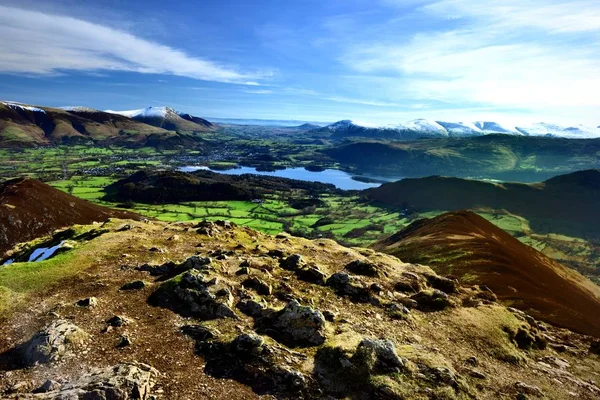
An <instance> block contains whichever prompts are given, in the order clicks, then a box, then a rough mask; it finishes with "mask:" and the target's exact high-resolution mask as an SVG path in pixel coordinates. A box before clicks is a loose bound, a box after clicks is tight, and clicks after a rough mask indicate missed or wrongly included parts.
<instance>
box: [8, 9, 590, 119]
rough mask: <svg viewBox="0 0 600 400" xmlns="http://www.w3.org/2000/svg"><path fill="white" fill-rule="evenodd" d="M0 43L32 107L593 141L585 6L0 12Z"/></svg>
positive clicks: (15, 93) (17, 90)
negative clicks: (158, 110)
mask: <svg viewBox="0 0 600 400" xmlns="http://www.w3.org/2000/svg"><path fill="white" fill-rule="evenodd" d="M157 15H160V18H157ZM0 34H1V35H2V37H3V38H4V39H5V40H3V41H2V43H1V44H0V50H1V51H0V54H2V56H1V57H0V85H2V89H3V96H4V97H6V98H10V99H20V101H23V102H25V103H29V104H40V105H47V106H60V105H64V104H67V105H69V104H74V105H79V104H85V105H87V106H89V107H91V108H96V109H108V108H110V109H117V110H119V109H123V110H125V109H132V108H137V107H136V105H139V104H147V105H152V104H168V105H170V106H172V107H173V108H177V109H182V110H185V111H186V112H189V113H191V114H195V115H207V116H208V115H211V116H213V118H241V119H267V120H302V121H339V120H343V119H352V120H359V121H364V122H365V123H369V124H376V125H386V124H390V123H395V122H396V121H407V120H411V119H415V118H426V119H432V120H442V121H481V120H483V121H496V122H499V123H503V124H509V125H513V124H514V125H522V124H531V123H536V122H538V121H545V122H547V123H554V124H558V125H567V126H572V125H579V124H582V125H584V126H589V127H597V126H598V125H600V116H599V115H598V111H599V110H600V96H598V95H597V94H598V93H600V76H599V75H598V73H597V71H599V70H600V42H599V41H598V38H599V37H600V3H598V2H597V1H596V0H572V1H567V0H549V1H547V0H532V1H528V2H522V1H519V0H499V1H497V2H492V3H491V4H490V3H482V2H480V1H476V0H373V1H371V0H353V1H344V2H321V1H317V0H306V1H303V2H295V3H290V2H286V3H285V4H282V2H278V1H265V2H260V3H258V4H253V3H249V2H245V1H242V0H233V1H231V2H228V3H226V4H224V3H223V2H218V1H216V0H206V1H202V2H174V3H172V4H169V7H165V6H164V2H162V1H158V0H145V1H144V2H141V1H139V0H133V1H130V2H119V1H117V0H104V1H102V2H99V1H91V2H76V1H74V0H0ZM232 116H233V117H232Z"/></svg>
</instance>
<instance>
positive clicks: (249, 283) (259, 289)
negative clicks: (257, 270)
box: [242, 276, 273, 296]
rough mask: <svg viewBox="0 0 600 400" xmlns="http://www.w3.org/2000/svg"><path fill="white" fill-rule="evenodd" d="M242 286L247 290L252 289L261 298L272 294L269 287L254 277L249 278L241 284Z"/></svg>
mask: <svg viewBox="0 0 600 400" xmlns="http://www.w3.org/2000/svg"><path fill="white" fill-rule="evenodd" d="M242 286H243V287H245V288H248V289H253V290H255V291H256V293H258V294H260V295H262V296H269V295H271V293H273V289H272V288H271V285H269V284H268V283H267V282H265V281H263V280H262V279H259V278H257V277H255V276H251V277H249V278H247V279H246V280H244V281H243V282H242Z"/></svg>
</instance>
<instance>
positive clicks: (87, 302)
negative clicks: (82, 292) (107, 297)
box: [76, 297, 98, 307]
mask: <svg viewBox="0 0 600 400" xmlns="http://www.w3.org/2000/svg"><path fill="white" fill-rule="evenodd" d="M76 304H77V305H78V306H79V307H96V306H97V305H98V299H97V298H95V297H86V298H85V299H81V300H78V301H77V303H76Z"/></svg>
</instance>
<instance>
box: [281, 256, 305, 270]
mask: <svg viewBox="0 0 600 400" xmlns="http://www.w3.org/2000/svg"><path fill="white" fill-rule="evenodd" d="M279 266H280V267H281V268H283V269H287V270H288V271H296V270H297V269H300V268H302V267H303V266H304V261H302V256H301V255H300V254H292V255H291V256H289V257H287V258H286V259H284V260H281V261H280V262H279Z"/></svg>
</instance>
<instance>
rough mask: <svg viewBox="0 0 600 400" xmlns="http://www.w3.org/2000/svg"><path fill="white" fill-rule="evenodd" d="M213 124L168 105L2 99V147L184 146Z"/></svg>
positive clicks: (210, 129) (194, 140)
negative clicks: (127, 107) (106, 106)
mask: <svg viewBox="0 0 600 400" xmlns="http://www.w3.org/2000/svg"><path fill="white" fill-rule="evenodd" d="M214 129H215V127H214V126H213V125H212V124H211V123H210V122H208V121H206V120H205V119H202V118H199V117H195V116H192V115H189V114H185V113H179V112H177V111H175V110H173V109H170V108H168V107H159V108H156V107H149V108H146V109H143V110H134V111H111V112H105V111H99V110H95V109H91V108H87V107H62V108H53V107H43V106H32V105H28V104H22V103H16V102H8V101H4V102H0V147H32V146H44V145H51V144H61V143H63V144H69V143H89V142H91V143H98V144H120V145H127V146H143V145H150V146H161V145H171V144H186V143H192V142H196V141H198V140H200V137H199V136H198V135H196V134H197V133H203V132H210V131H212V130H214Z"/></svg>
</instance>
